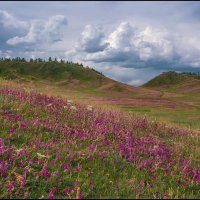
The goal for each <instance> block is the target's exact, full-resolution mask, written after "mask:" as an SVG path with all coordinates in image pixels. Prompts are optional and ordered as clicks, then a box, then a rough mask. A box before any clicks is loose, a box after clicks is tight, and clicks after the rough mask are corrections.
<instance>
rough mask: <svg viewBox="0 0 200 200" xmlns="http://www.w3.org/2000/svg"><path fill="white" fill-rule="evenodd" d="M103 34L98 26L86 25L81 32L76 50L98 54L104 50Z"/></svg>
mask: <svg viewBox="0 0 200 200" xmlns="http://www.w3.org/2000/svg"><path fill="white" fill-rule="evenodd" d="M103 37H104V33H103V31H102V29H101V27H100V26H92V25H90V24H88V25H86V26H85V28H84V30H83V32H82V33H81V38H80V41H79V45H78V46H77V49H78V48H80V47H81V48H80V49H79V50H80V51H85V52H88V53H93V52H98V51H102V50H104V48H105V47H106V43H103V41H102V40H103Z"/></svg>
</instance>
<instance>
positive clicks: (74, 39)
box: [0, 1, 200, 85]
mask: <svg viewBox="0 0 200 200" xmlns="http://www.w3.org/2000/svg"><path fill="white" fill-rule="evenodd" d="M199 10H200V2H186V1H184V2H139V1H138V2H130V1H127V2H126V1H94V2H89V1H86V2H81V1H80V2H77V1H76V2H69V1H67V2H63V1H62V2H59V1H52V2H46V1H45V2H41V1H40V2H39V1H37V2H34V1H32V2H20V1H17V2H12V1H9V2H6V1H4V2H2V1H1V2H0V57H17V56H20V57H26V58H31V57H32V58H37V57H42V58H48V57H49V56H51V57H57V58H62V59H67V60H72V61H75V62H81V63H83V64H85V65H88V66H89V67H92V68H95V69H97V70H98V71H101V72H103V73H104V74H105V75H107V76H108V77H110V78H113V79H115V80H118V81H122V82H125V83H128V84H131V85H141V84H143V83H144V82H146V81H148V80H150V79H151V78H153V77H154V76H155V75H158V74H159V73H161V72H163V71H168V70H176V71H200V12H199Z"/></svg>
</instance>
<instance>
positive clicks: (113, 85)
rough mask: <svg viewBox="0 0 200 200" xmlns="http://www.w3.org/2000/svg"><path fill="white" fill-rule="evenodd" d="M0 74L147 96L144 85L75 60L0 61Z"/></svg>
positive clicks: (86, 88)
mask: <svg viewBox="0 0 200 200" xmlns="http://www.w3.org/2000/svg"><path fill="white" fill-rule="evenodd" d="M0 77H2V78H3V79H6V80H14V81H17V82H20V83H27V84H30V83H33V84H35V83H41V84H42V83H44V84H47V85H51V86H52V85H54V86H56V87H60V88H66V89H71V90H78V91H80V90H81V91H86V92H95V93H96V94H97V95H98V94H106V95H109V94H111V93H112V95H113V94H119V93H120V94H126V95H129V96H130V95H135V94H139V95H149V94H152V93H155V92H154V91H152V90H151V89H148V88H137V87H134V86H130V85H127V84H125V83H121V82H118V81H115V80H112V79H110V78H108V77H106V76H104V75H103V74H102V73H100V72H98V71H96V70H94V69H92V68H89V67H84V66H83V65H82V64H78V63H72V62H67V63H63V62H62V63H60V62H57V61H50V62H22V61H0Z"/></svg>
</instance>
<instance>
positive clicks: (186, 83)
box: [143, 71, 200, 92]
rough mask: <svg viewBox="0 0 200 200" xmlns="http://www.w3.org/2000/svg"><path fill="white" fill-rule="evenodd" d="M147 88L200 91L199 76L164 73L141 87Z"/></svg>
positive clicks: (172, 72)
mask: <svg viewBox="0 0 200 200" xmlns="http://www.w3.org/2000/svg"><path fill="white" fill-rule="evenodd" d="M143 86H144V87H147V88H154V89H156V88H159V89H172V90H174V91H180V92H191V91H193V92H195V91H199V90H200V76H198V75H197V74H194V73H186V72H183V73H177V72H174V71H169V72H164V73H162V74H160V75H158V76H156V77H155V78H153V79H152V80H150V81H149V82H147V83H145V84H144V85H143Z"/></svg>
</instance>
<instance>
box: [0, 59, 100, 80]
mask: <svg viewBox="0 0 200 200" xmlns="http://www.w3.org/2000/svg"><path fill="white" fill-rule="evenodd" d="M0 76H2V77H4V78H5V79H17V78H21V77H29V76H31V77H32V78H33V79H46V80H50V81H61V80H66V79H68V80H70V79H77V80H79V81H81V82H86V81H93V80H96V81H97V80H101V79H103V78H104V76H103V75H102V74H101V73H99V72H97V71H96V70H93V69H90V68H84V67H83V66H82V65H80V64H75V63H59V62H55V61H51V62H37V63H35V62H16V61H1V62H0Z"/></svg>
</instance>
